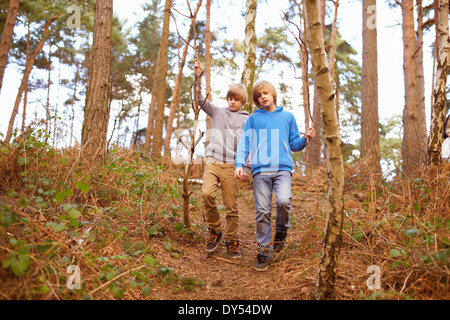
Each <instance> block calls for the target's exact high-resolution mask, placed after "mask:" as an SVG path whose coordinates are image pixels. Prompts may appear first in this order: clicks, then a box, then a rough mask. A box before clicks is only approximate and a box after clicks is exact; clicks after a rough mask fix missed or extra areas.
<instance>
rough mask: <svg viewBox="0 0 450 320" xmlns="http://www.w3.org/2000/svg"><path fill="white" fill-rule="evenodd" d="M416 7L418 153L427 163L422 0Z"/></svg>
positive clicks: (418, 0) (417, 2)
mask: <svg viewBox="0 0 450 320" xmlns="http://www.w3.org/2000/svg"><path fill="white" fill-rule="evenodd" d="M416 7H417V32H416V35H417V49H416V63H417V86H418V88H417V89H418V93H417V94H418V99H419V125H420V136H421V137H422V139H421V140H420V141H419V143H420V153H421V155H422V163H424V164H425V163H427V157H428V132H427V131H428V127H427V119H426V112H425V77H424V71H423V8H422V0H416Z"/></svg>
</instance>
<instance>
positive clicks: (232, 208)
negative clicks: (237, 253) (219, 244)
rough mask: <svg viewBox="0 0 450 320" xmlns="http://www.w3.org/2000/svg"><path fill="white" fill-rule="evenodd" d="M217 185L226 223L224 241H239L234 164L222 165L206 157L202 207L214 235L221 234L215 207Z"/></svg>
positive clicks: (237, 183) (237, 184)
mask: <svg viewBox="0 0 450 320" xmlns="http://www.w3.org/2000/svg"><path fill="white" fill-rule="evenodd" d="M219 183H220V189H221V191H222V199H223V205H224V206H225V214H226V216H225V219H226V223H227V225H226V233H225V239H226V241H227V242H230V241H232V240H239V231H238V229H239V216H238V210H237V203H236V201H237V197H238V192H239V181H238V180H237V179H236V178H235V177H234V164H232V163H223V162H221V161H219V160H216V159H214V158H210V157H208V158H207V160H206V166H205V172H204V174H203V187H202V191H203V205H204V208H205V215H206V223H207V224H208V226H209V228H212V229H214V230H215V231H216V233H220V232H222V229H221V223H220V214H219V211H218V210H217V205H216V191H217V189H218V188H219Z"/></svg>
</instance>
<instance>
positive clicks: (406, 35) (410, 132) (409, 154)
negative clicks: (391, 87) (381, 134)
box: [401, 0, 422, 177]
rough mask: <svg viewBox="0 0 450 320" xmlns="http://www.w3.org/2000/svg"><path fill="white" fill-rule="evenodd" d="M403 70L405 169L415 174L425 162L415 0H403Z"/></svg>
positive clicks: (403, 162)
mask: <svg viewBox="0 0 450 320" xmlns="http://www.w3.org/2000/svg"><path fill="white" fill-rule="evenodd" d="M401 7H402V17H403V21H402V32H403V73H404V82H405V107H404V110H403V142H402V171H403V173H404V174H405V175H406V176H409V177H411V176H413V175H414V174H415V173H416V171H417V170H418V169H419V168H420V165H421V164H422V156H421V154H420V148H419V144H420V141H421V140H422V137H421V134H420V133H421V130H420V124H419V117H420V111H419V99H418V86H417V64H416V59H415V52H416V38H415V31H414V3H413V0H403V1H402V3H401Z"/></svg>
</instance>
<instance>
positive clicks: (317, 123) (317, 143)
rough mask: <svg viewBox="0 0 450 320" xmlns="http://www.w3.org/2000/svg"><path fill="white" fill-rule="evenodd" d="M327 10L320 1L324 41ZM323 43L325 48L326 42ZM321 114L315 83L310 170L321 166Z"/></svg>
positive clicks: (308, 156) (308, 166)
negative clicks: (313, 131) (314, 131)
mask: <svg viewBox="0 0 450 320" xmlns="http://www.w3.org/2000/svg"><path fill="white" fill-rule="evenodd" d="M303 3H304V5H303V6H304V8H305V12H306V1H303ZM325 8H326V4H325V0H319V18H320V23H321V29H320V30H319V31H320V32H322V39H325ZM308 28H309V25H308V26H307V27H306V30H308ZM308 34H309V31H308ZM308 39H309V37H308ZM323 41H324V46H325V40H323ZM309 46H310V47H311V44H309ZM320 114H321V112H320V105H319V100H318V93H317V84H316V82H315V81H314V96H313V128H314V130H316V136H315V137H314V138H313V139H311V141H310V143H309V144H308V152H307V153H306V167H307V168H310V169H315V168H317V167H318V166H319V165H320V163H321V159H322V149H323V148H322V146H323V139H322V119H321V115H320Z"/></svg>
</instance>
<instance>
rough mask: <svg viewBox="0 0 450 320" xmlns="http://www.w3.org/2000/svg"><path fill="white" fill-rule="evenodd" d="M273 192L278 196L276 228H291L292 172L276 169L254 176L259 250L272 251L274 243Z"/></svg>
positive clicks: (282, 229)
mask: <svg viewBox="0 0 450 320" xmlns="http://www.w3.org/2000/svg"><path fill="white" fill-rule="evenodd" d="M272 193H275V196H276V198H277V200H276V205H277V216H276V220H275V228H276V230H277V231H286V230H287V229H288V228H289V214H290V212H291V207H292V206H291V198H292V192H291V172H289V171H284V170H283V171H275V172H262V173H257V174H256V175H255V176H254V177H253V197H254V199H255V207H256V242H257V244H258V250H263V251H271V250H273V245H272V228H271V215H272Z"/></svg>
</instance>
